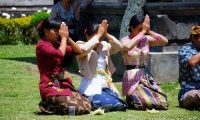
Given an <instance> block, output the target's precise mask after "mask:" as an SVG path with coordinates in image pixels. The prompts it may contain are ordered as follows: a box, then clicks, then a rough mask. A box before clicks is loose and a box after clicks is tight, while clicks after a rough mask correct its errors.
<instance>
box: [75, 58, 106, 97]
mask: <svg viewBox="0 0 200 120" xmlns="http://www.w3.org/2000/svg"><path fill="white" fill-rule="evenodd" d="M98 57H99V58H98V63H97V68H96V70H99V69H103V70H105V69H106V62H105V60H104V58H103V57H102V56H101V55H98ZM94 72H95V71H94ZM104 87H108V84H107V81H106V77H105V76H103V75H102V74H97V75H94V77H92V78H91V79H86V78H85V77H82V79H81V83H80V85H79V88H78V89H79V91H80V92H81V93H82V94H85V95H87V96H91V95H94V94H101V91H102V88H104Z"/></svg>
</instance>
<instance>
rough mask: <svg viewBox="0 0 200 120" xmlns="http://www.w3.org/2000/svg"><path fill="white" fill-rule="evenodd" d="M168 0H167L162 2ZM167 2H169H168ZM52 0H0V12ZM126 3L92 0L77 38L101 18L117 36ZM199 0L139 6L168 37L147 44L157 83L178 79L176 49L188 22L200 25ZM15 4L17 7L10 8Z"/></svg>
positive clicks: (155, 0)
mask: <svg viewBox="0 0 200 120" xmlns="http://www.w3.org/2000/svg"><path fill="white" fill-rule="evenodd" d="M163 1H168V2H163ZM169 1H171V2H169ZM52 6H53V0H45V1H43V0H7V1H1V2H0V12H1V13H3V12H8V13H13V14H16V15H15V16H17V15H18V16H20V14H21V13H26V14H31V13H33V12H36V11H37V10H41V9H43V8H44V7H46V8H47V9H51V7H52ZM126 6H127V2H121V0H117V1H116V0H115V1H114V2H111V1H110V2H106V1H103V2H102V1H100V0H96V1H94V2H93V3H92V5H91V6H90V7H89V8H87V9H86V10H85V11H82V12H81V21H80V22H79V27H78V28H77V31H78V32H77V34H79V38H80V39H84V36H83V31H84V29H85V27H86V26H87V25H88V24H89V23H90V22H98V23H100V22H101V21H102V20H103V19H107V20H108V22H109V33H111V34H112V35H114V36H115V37H116V38H119V31H120V25H121V21H122V18H123V15H124V11H125V9H126ZM199 6H200V0H147V2H146V4H145V5H144V7H143V9H144V12H145V13H146V14H148V15H149V16H150V18H151V30H153V31H155V32H158V33H160V34H163V35H164V36H166V37H167V38H168V40H169V42H168V44H167V45H165V46H163V47H151V48H150V51H151V53H150V59H149V68H150V70H151V72H152V74H153V76H154V78H155V79H156V80H157V82H158V83H166V82H173V81H175V80H178V71H179V70H178V56H177V51H178V49H179V48H180V47H181V46H182V45H184V44H187V43H189V42H190V40H189V31H190V28H191V26H192V25H194V24H200V7H199ZM11 7H16V8H17V10H12V9H11ZM112 60H113V63H114V65H115V66H116V68H117V70H116V72H115V73H116V74H118V75H123V72H124V70H125V69H124V65H123V59H122V57H121V53H120V52H118V53H117V54H115V55H112Z"/></svg>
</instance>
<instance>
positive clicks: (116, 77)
mask: <svg viewBox="0 0 200 120" xmlns="http://www.w3.org/2000/svg"><path fill="white" fill-rule="evenodd" d="M0 59H6V60H14V61H19V62H27V63H31V64H34V65H36V57H19V58H0ZM65 70H67V71H69V72H70V73H71V74H76V75H79V76H81V75H80V73H79V72H78V65H77V64H75V63H71V64H70V65H68V66H67V67H65ZM122 77H123V76H122V75H117V74H113V75H112V78H113V82H114V83H117V82H121V81H122Z"/></svg>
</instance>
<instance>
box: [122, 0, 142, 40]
mask: <svg viewBox="0 0 200 120" xmlns="http://www.w3.org/2000/svg"><path fill="white" fill-rule="evenodd" d="M145 3H146V0H128V5H127V8H126V10H125V13H124V16H123V19H122V22H121V28H120V36H119V40H121V39H122V38H123V37H125V36H127V35H128V34H130V33H129V32H128V28H129V22H130V19H131V17H132V16H134V15H135V14H137V13H141V14H143V12H144V11H143V7H144V4H145Z"/></svg>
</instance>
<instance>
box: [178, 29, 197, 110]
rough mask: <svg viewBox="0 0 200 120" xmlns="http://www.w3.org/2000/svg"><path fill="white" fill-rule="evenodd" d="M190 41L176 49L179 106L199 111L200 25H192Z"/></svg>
mask: <svg viewBox="0 0 200 120" xmlns="http://www.w3.org/2000/svg"><path fill="white" fill-rule="evenodd" d="M190 39H191V43H190V44H189V45H185V46H182V47H181V48H180V49H179V51H178V57H179V83H180V86H181V89H180V91H179V93H178V101H179V106H180V107H181V108H185V109H192V110H199V111H200V74H199V72H200V66H199V65H200V59H199V58H200V52H199V51H200V26H199V25H194V26H193V27H192V29H191V31H190Z"/></svg>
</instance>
